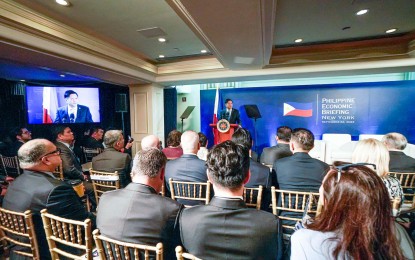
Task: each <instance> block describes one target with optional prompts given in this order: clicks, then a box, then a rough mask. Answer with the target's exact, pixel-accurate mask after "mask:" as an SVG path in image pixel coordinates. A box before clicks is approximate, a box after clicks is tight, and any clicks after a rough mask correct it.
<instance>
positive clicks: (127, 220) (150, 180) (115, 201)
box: [97, 148, 181, 259]
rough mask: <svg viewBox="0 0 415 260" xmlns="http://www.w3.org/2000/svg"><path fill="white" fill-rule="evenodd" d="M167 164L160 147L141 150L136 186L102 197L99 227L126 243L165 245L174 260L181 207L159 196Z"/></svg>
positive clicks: (135, 165) (137, 158)
mask: <svg viewBox="0 0 415 260" xmlns="http://www.w3.org/2000/svg"><path fill="white" fill-rule="evenodd" d="M166 161H167V158H166V156H165V155H164V154H163V153H162V152H161V151H160V150H158V149H156V148H147V149H144V150H142V151H139V152H138V153H137V154H136V156H135V158H134V163H133V169H132V173H131V175H132V183H130V184H128V185H127V187H125V189H120V190H116V191H112V192H107V193H104V194H103V195H102V197H101V199H100V202H99V209H98V214H97V226H98V228H99V229H100V231H101V233H102V234H103V235H105V236H108V237H110V238H113V239H117V240H121V241H123V242H130V243H140V244H147V245H151V246H155V245H156V244H157V243H158V242H162V243H163V247H164V251H165V252H166V255H167V257H166V259H173V258H174V248H175V246H176V245H178V242H179V238H178V234H175V232H174V229H175V228H174V226H175V221H176V217H177V215H178V213H179V211H180V210H181V205H180V204H179V203H177V202H176V201H174V200H172V199H169V198H166V197H162V196H160V195H159V192H160V191H161V187H162V185H163V182H164V169H165V165H166ZM177 232H178V230H177Z"/></svg>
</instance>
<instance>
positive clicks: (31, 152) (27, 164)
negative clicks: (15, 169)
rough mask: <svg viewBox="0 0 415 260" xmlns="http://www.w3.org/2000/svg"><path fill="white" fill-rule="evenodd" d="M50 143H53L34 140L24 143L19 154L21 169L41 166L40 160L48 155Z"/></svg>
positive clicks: (44, 140)
mask: <svg viewBox="0 0 415 260" xmlns="http://www.w3.org/2000/svg"><path fill="white" fill-rule="evenodd" d="M49 143H51V142H50V141H49V140H46V139H33V140H30V141H28V142H27V143H24V144H23V145H22V147H20V149H19V151H18V152H17V156H18V158H19V165H20V168H22V169H30V168H32V167H33V166H36V165H38V164H40V159H41V158H42V156H43V155H44V154H46V153H47V145H48V144H49Z"/></svg>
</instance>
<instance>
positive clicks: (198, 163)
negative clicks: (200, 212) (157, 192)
mask: <svg viewBox="0 0 415 260" xmlns="http://www.w3.org/2000/svg"><path fill="white" fill-rule="evenodd" d="M181 146H182V148H183V155H182V156H181V157H180V158H177V159H175V160H171V161H168V162H167V165H166V187H167V189H166V191H167V194H170V192H171V191H170V187H169V178H172V179H173V180H175V181H188V182H207V176H206V165H205V161H203V160H200V159H199V158H198V157H197V155H196V154H197V151H198V150H199V135H198V134H197V133H196V132H194V131H186V132H184V133H183V134H182V136H181ZM180 202H182V203H183V204H186V205H197V204H201V202H200V203H199V202H198V201H180Z"/></svg>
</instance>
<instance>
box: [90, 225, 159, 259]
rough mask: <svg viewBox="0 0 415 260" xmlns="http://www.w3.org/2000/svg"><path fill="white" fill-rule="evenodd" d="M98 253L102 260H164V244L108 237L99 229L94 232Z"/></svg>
mask: <svg viewBox="0 0 415 260" xmlns="http://www.w3.org/2000/svg"><path fill="white" fill-rule="evenodd" d="M93 236H94V240H95V244H96V246H97V249H98V255H99V256H100V258H101V259H102V260H107V259H108V260H112V259H117V260H118V259H126V260H128V259H135V260H139V259H145V260H147V259H154V256H155V259H156V260H163V244H162V243H157V245H156V246H148V245H141V244H135V243H127V242H122V241H118V240H115V239H111V238H108V237H106V236H104V235H101V234H100V233H99V230H98V229H95V230H94V232H93Z"/></svg>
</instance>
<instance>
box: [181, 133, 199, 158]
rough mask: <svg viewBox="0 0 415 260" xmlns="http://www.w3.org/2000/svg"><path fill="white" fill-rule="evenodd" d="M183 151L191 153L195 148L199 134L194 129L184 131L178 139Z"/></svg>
mask: <svg viewBox="0 0 415 260" xmlns="http://www.w3.org/2000/svg"><path fill="white" fill-rule="evenodd" d="M180 141H181V143H180V145H181V146H182V149H183V153H191V152H193V151H194V150H197V148H198V145H199V135H198V134H197V133H196V132H195V131H190V130H189V131H186V132H184V133H183V134H182V137H181V139H180Z"/></svg>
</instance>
